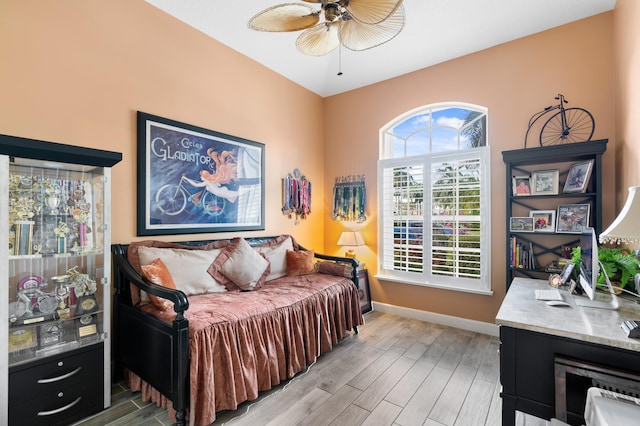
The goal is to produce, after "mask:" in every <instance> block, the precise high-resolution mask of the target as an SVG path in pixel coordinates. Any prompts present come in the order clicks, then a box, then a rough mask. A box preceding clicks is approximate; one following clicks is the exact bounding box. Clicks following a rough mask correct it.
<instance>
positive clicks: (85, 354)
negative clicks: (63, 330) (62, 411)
mask: <svg viewBox="0 0 640 426" xmlns="http://www.w3.org/2000/svg"><path fill="white" fill-rule="evenodd" d="M103 374H104V371H103V352H102V344H100V345H96V346H95V347H92V348H90V349H89V350H82V351H80V352H76V351H74V352H72V353H67V354H60V355H58V356H52V357H50V358H46V359H43V360H40V361H36V362H32V363H29V364H26V365H21V366H20V367H17V368H12V369H10V372H9V389H10V392H9V405H10V406H13V405H18V404H21V403H23V402H26V401H33V400H34V399H35V398H39V397H41V396H43V395H47V394H50V393H53V392H60V391H64V390H66V389H68V388H69V387H70V386H72V385H74V384H76V383H80V382H84V381H86V380H89V379H93V381H95V382H98V383H100V385H101V386H102V380H101V378H102V377H103Z"/></svg>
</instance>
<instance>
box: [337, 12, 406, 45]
mask: <svg viewBox="0 0 640 426" xmlns="http://www.w3.org/2000/svg"><path fill="white" fill-rule="evenodd" d="M403 27H404V7H403V6H402V5H400V7H398V8H397V9H396V11H395V12H394V13H393V15H391V16H390V17H389V18H388V19H386V20H384V21H382V22H380V23H379V24H375V25H369V24H365V23H362V22H359V21H356V20H355V19H349V20H347V21H344V22H343V23H342V26H341V28H340V41H341V42H342V44H343V45H344V47H346V48H347V49H350V50H367V49H371V48H372V47H376V46H380V45H381V44H384V43H386V42H388V41H389V40H391V39H392V38H394V37H395V36H397V35H398V34H399V33H400V31H402V28H403Z"/></svg>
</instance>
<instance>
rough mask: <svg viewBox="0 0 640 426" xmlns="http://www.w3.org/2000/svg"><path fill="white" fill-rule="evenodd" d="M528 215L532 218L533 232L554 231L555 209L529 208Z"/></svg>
mask: <svg viewBox="0 0 640 426" xmlns="http://www.w3.org/2000/svg"><path fill="white" fill-rule="evenodd" d="M529 217H532V218H533V230H534V232H555V231H556V211H555V210H531V211H530V212H529Z"/></svg>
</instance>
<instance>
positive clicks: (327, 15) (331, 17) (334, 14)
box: [324, 3, 342, 22]
mask: <svg viewBox="0 0 640 426" xmlns="http://www.w3.org/2000/svg"><path fill="white" fill-rule="evenodd" d="M341 15H342V12H341V11H340V6H338V4H337V3H329V4H327V5H326V6H325V7H324V19H325V20H326V21H327V22H336V21H337V20H338V19H340V16H341Z"/></svg>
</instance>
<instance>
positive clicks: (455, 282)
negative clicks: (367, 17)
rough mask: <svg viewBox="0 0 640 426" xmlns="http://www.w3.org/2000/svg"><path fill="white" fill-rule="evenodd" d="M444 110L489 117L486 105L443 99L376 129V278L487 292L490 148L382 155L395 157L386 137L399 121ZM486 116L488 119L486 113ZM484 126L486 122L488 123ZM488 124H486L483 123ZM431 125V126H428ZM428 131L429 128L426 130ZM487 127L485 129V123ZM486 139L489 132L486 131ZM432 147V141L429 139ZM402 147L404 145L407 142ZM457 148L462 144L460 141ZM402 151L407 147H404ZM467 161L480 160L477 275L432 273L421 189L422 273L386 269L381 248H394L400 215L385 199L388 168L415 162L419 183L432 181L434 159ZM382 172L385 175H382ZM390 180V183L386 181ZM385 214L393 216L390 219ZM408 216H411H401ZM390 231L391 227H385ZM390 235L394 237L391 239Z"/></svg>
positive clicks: (427, 211)
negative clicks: (397, 220)
mask: <svg viewBox="0 0 640 426" xmlns="http://www.w3.org/2000/svg"><path fill="white" fill-rule="evenodd" d="M446 108H465V109H470V110H473V111H478V112H482V113H484V114H485V117H487V110H486V108H483V107H479V106H476V105H469V104H461V103H441V104H433V105H427V106H424V107H421V108H416V109H414V110H412V111H409V112H408V113H405V114H402V115H401V116H399V117H397V118H396V119H394V120H392V121H391V122H390V123H389V124H387V125H386V126H385V127H383V128H382V129H381V130H380V157H381V158H380V160H379V161H378V188H377V189H378V215H379V218H380V219H379V221H378V235H379V238H378V263H379V265H378V274H377V276H376V277H377V278H380V279H383V280H386V281H395V282H402V283H406V284H412V285H419V286H427V287H436V288H443V289H448V290H455V291H464V292H471V293H478V294H485V295H491V294H493V291H492V289H491V150H490V147H489V146H488V143H487V144H486V145H487V146H482V147H476V148H470V149H458V150H452V151H447V152H437V153H431V154H423V155H415V156H404V157H397V158H384V156H385V155H393V148H392V146H393V143H389V139H388V138H390V137H393V135H392V134H391V132H390V130H392V129H393V128H394V127H395V126H397V125H399V124H400V123H403V122H404V121H406V120H408V119H410V118H411V117H413V116H417V115H421V114H424V113H425V112H429V113H431V112H432V111H434V110H441V109H446ZM487 119H488V117H487ZM487 124H488V123H487ZM487 127H488V126H487ZM430 128H431V127H430V126H429V129H430ZM429 131H430V130H429ZM485 131H487V129H486V127H485ZM487 140H488V131H487ZM429 144H430V146H431V145H432V143H431V140H430V141H429ZM405 147H406V143H405ZM458 147H460V145H458ZM404 152H405V155H406V149H405V151H404ZM469 159H478V161H479V163H480V219H479V222H480V230H481V233H480V277H479V278H478V279H476V278H460V277H449V276H443V275H434V274H433V271H432V263H431V261H432V238H431V229H432V224H433V221H432V219H431V218H432V216H431V214H432V208H431V201H432V191H431V190H430V186H429V190H425V191H424V193H423V198H424V199H423V206H424V208H423V212H422V217H421V221H422V227H423V230H424V231H423V232H424V234H423V238H422V250H423V251H422V262H423V268H422V272H410V271H404V270H396V269H392V268H390V269H387V267H386V266H385V261H387V262H388V261H389V259H388V258H387V259H385V250H389V249H390V248H391V250H394V248H395V247H396V243H395V242H394V240H395V237H393V235H394V232H395V222H396V219H397V217H398V216H396V215H395V214H394V213H393V212H390V211H389V209H390V208H391V209H392V208H393V205H392V204H393V203H391V202H390V200H386V199H385V197H386V198H389V197H393V193H394V192H395V188H394V187H393V185H394V182H393V171H392V172H391V173H390V174H389V172H388V170H394V169H395V168H398V167H409V166H416V167H421V168H422V172H423V184H424V185H425V186H426V185H430V182H431V181H432V180H431V179H432V175H431V173H432V171H431V167H432V164H434V163H436V162H442V161H444V160H448V161H455V162H457V161H463V160H469ZM385 173H386V176H385ZM389 178H390V179H392V182H391V183H389V182H388V179H389ZM388 184H390V185H392V188H390V189H391V191H390V192H386V191H385V189H386V188H385V185H388ZM389 215H391V218H390V219H389ZM402 220H409V221H411V220H412V219H410V218H409V219H404V218H403V219H402ZM390 226H391V227H392V228H393V229H391V230H390V229H389V227H390ZM404 232H405V233H406V234H403V235H408V233H409V229H408V228H404ZM389 235H392V236H391V237H389ZM390 256H392V258H391V262H395V261H396V258H395V257H394V254H391V255H390Z"/></svg>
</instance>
